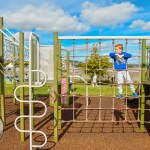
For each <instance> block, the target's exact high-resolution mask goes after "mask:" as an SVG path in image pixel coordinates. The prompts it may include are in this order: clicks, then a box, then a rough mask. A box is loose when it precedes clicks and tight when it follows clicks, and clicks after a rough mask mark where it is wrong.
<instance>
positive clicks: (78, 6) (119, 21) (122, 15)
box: [0, 0, 150, 44]
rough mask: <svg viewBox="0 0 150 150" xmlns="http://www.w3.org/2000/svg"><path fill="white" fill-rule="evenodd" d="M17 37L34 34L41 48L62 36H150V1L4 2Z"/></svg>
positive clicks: (3, 12) (0, 11)
mask: <svg viewBox="0 0 150 150" xmlns="http://www.w3.org/2000/svg"><path fill="white" fill-rule="evenodd" d="M0 16H2V17H4V25H5V27H7V28H9V29H10V30H11V31H12V32H13V33H15V32H17V31H24V32H29V31H34V32H36V33H38V34H39V36H40V40H41V44H52V41H53V38H52V33H53V32H54V31H57V32H59V34H60V35H150V18H149V16H150V1H148V0H1V3H0Z"/></svg>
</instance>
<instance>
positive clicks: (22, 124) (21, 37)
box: [19, 32, 25, 141]
mask: <svg viewBox="0 0 150 150" xmlns="http://www.w3.org/2000/svg"><path fill="white" fill-rule="evenodd" d="M19 55H20V60H19V61H20V63H19V64H20V66H19V69H20V70H19V73H20V75H19V77H20V85H23V83H24V33H23V32H20V33H19ZM20 99H21V100H23V99H24V88H23V87H22V88H20ZM22 115H24V103H22V102H20V116H22ZM20 129H21V130H24V129H25V119H24V118H23V117H22V118H20ZM21 141H25V133H24V132H21Z"/></svg>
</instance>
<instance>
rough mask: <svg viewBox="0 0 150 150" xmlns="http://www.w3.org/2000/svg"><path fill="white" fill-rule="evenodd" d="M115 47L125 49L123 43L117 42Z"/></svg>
mask: <svg viewBox="0 0 150 150" xmlns="http://www.w3.org/2000/svg"><path fill="white" fill-rule="evenodd" d="M115 47H118V48H119V49H122V50H123V45H122V44H117V45H116V46H115Z"/></svg>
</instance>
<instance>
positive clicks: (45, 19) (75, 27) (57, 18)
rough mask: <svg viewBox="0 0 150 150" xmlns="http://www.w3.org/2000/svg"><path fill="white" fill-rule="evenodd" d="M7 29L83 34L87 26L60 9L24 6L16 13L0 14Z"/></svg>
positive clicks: (49, 6)
mask: <svg viewBox="0 0 150 150" xmlns="http://www.w3.org/2000/svg"><path fill="white" fill-rule="evenodd" d="M0 15H1V16H3V17H4V23H5V25H6V26H7V27H10V28H14V29H21V30H31V29H36V30H43V31H50V32H53V31H58V32H70V31H75V32H80V31H82V32H85V31H87V30H88V29H89V27H88V26H87V25H84V24H83V23H81V22H79V20H78V18H77V16H71V15H69V14H67V13H65V12H64V11H63V10H62V9H60V8H57V7H56V6H54V5H51V4H48V3H46V4H43V5H41V6H38V7H37V6H33V5H26V6H24V7H23V8H21V9H18V10H17V11H16V12H14V11H7V12H5V13H1V14H0Z"/></svg>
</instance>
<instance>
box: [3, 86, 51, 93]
mask: <svg viewBox="0 0 150 150" xmlns="http://www.w3.org/2000/svg"><path fill="white" fill-rule="evenodd" d="M17 86H19V84H17V85H16V87H17ZM50 86H52V84H50V83H47V84H45V85H44V86H43V87H40V88H36V89H35V90H36V93H37V94H41V95H48V94H49V91H48V90H49V87H50ZM24 91H25V95H28V93H29V90H28V88H24ZM13 92H14V89H13V85H12V84H5V95H13ZM17 95H19V89H18V90H17Z"/></svg>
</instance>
